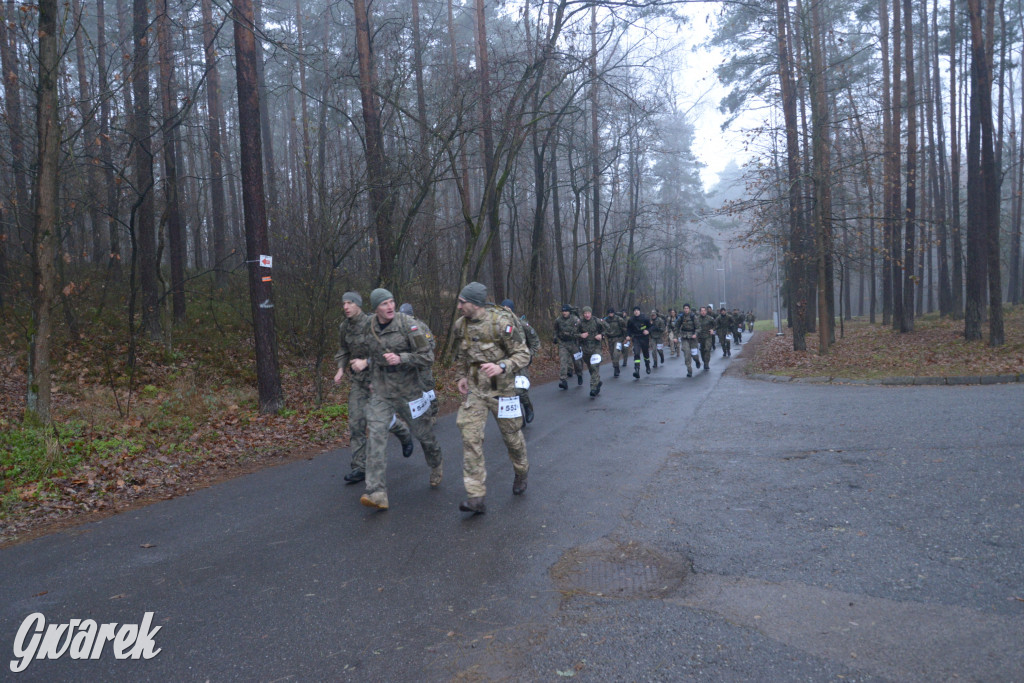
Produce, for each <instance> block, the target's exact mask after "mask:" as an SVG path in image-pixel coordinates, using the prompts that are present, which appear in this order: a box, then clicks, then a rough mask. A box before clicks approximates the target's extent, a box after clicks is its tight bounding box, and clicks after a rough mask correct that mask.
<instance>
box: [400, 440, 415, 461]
mask: <svg viewBox="0 0 1024 683" xmlns="http://www.w3.org/2000/svg"><path fill="white" fill-rule="evenodd" d="M415 447H416V446H415V445H414V443H413V440H412V439H409V440H408V441H407V442H405V443H403V444H402V457H403V458H408V457H409V456H410V455H412V449H413V448H415Z"/></svg>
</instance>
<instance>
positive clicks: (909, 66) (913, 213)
mask: <svg viewBox="0 0 1024 683" xmlns="http://www.w3.org/2000/svg"><path fill="white" fill-rule="evenodd" d="M903 15H904V21H905V24H906V27H905V29H904V31H903V38H904V41H905V50H906V54H905V55H904V58H905V59H906V71H907V151H906V155H907V162H906V173H907V205H906V209H905V214H904V217H905V219H906V224H905V227H904V249H903V307H902V316H901V317H900V332H902V333H906V332H913V331H914V279H915V278H914V264H915V262H916V255H917V251H916V248H915V239H916V236H917V92H916V91H915V83H914V33H913V25H914V14H913V12H912V11H911V5H910V0H903Z"/></svg>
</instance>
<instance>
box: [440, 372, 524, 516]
mask: <svg viewBox="0 0 1024 683" xmlns="http://www.w3.org/2000/svg"><path fill="white" fill-rule="evenodd" d="M488 413H490V414H492V415H494V419H496V420H498V429H500V430H501V438H502V439H503V440H504V441H505V447H506V448H507V449H508V457H509V460H511V461H512V469H514V470H515V471H516V473H518V474H525V473H526V472H527V471H529V469H530V463H529V462H528V461H527V459H526V439H524V438H523V431H522V428H521V426H522V420H521V419H520V418H518V417H513V418H504V419H498V399H497V398H496V397H488V396H481V395H479V394H477V393H474V392H472V391H471V392H470V393H468V394H466V399H465V400H464V401H463V402H462V405H461V406H460V407H459V414H458V417H456V419H455V424H456V425H458V427H459V429H460V430H462V481H463V483H464V484H465V485H466V495H467V496H469V497H470V498H482V497H483V496H484V495H485V494H486V493H487V486H486V482H487V465H486V463H485V462H484V427H486V425H487V414H488Z"/></svg>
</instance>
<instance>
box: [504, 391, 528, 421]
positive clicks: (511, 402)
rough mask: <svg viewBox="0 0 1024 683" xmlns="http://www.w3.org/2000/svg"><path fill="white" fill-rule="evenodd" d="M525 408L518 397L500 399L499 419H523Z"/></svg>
mask: <svg viewBox="0 0 1024 683" xmlns="http://www.w3.org/2000/svg"><path fill="white" fill-rule="evenodd" d="M522 416H523V408H522V406H521V405H520V403H519V397H518V396H499V397H498V419H499V420H500V419H502V418H506V417H509V418H511V417H522Z"/></svg>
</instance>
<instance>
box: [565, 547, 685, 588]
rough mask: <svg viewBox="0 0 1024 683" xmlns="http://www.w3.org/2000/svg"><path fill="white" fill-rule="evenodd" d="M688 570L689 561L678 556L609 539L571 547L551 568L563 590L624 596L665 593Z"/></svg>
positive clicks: (681, 578) (675, 584)
mask: <svg viewBox="0 0 1024 683" xmlns="http://www.w3.org/2000/svg"><path fill="white" fill-rule="evenodd" d="M688 573H689V565H688V563H687V562H686V561H685V560H684V559H683V558H681V557H675V556H672V555H668V554H666V553H663V552H661V551H658V550H654V549H653V548H648V547H646V546H643V545H640V544H637V543H632V542H629V543H624V542H619V541H615V540H611V539H601V540H600V541H598V542H597V543H594V544H592V545H589V546H581V547H578V548H573V549H572V550H569V551H568V552H566V553H565V554H564V555H563V556H562V558H561V559H560V560H559V561H558V562H556V563H555V565H554V566H553V567H552V568H551V576H552V578H553V579H554V580H555V582H556V583H557V584H558V587H559V589H560V590H562V591H563V592H567V593H585V594H588V595H598V596H604V597H623V598H643V597H659V596H663V595H666V594H668V593H670V592H672V591H674V590H675V589H676V588H678V587H679V585H680V584H681V583H682V582H683V580H684V579H685V577H686V575H687V574H688Z"/></svg>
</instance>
